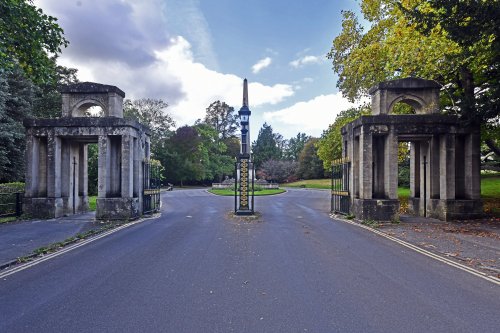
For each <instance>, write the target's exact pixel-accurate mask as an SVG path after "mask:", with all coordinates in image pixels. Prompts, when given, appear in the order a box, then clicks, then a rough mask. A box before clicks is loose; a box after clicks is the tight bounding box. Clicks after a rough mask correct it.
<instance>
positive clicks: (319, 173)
mask: <svg viewBox="0 0 500 333" xmlns="http://www.w3.org/2000/svg"><path fill="white" fill-rule="evenodd" d="M318 141H319V139H317V138H310V139H309V140H308V141H307V142H306V144H305V145H304V148H303V149H302V151H301V152H300V155H299V168H298V170H297V176H298V178H302V179H318V178H324V177H325V170H324V168H323V161H322V160H321V159H320V158H319V156H318V148H316V143H317V142H318Z"/></svg>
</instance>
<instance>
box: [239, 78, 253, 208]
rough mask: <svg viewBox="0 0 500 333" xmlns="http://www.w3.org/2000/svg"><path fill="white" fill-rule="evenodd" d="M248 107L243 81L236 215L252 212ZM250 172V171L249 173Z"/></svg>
mask: <svg viewBox="0 0 500 333" xmlns="http://www.w3.org/2000/svg"><path fill="white" fill-rule="evenodd" d="M251 114H252V112H251V111H250V109H249V108H248V82H247V79H245V80H244V81H243V106H242V107H241V109H240V111H238V115H239V116H240V125H241V150H240V155H239V156H238V160H237V162H236V165H235V173H236V179H237V180H238V181H237V182H236V184H235V189H234V211H235V213H236V215H253V213H254V174H255V171H254V168H253V163H252V160H251V155H250V131H249V129H250V115H251ZM250 172H251V173H250Z"/></svg>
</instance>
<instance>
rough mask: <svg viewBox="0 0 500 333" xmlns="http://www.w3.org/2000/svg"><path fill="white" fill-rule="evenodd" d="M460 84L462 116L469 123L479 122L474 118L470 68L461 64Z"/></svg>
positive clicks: (472, 77) (472, 81) (474, 100)
mask: <svg viewBox="0 0 500 333" xmlns="http://www.w3.org/2000/svg"><path fill="white" fill-rule="evenodd" d="M460 84H461V86H462V90H463V102H462V103H461V108H462V117H463V118H465V120H466V121H468V122H470V123H471V124H479V123H480V121H479V120H478V119H476V116H477V115H476V112H475V111H476V96H475V95H474V76H473V74H472V72H471V70H470V69H469V68H468V67H466V66H462V67H461V68H460Z"/></svg>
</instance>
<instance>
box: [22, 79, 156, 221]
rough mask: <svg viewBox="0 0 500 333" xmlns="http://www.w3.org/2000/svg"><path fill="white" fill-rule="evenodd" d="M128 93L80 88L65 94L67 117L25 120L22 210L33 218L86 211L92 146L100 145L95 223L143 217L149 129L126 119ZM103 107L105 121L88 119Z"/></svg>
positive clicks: (88, 85)
mask: <svg viewBox="0 0 500 333" xmlns="http://www.w3.org/2000/svg"><path fill="white" fill-rule="evenodd" d="M124 95H125V94H124V93H123V92H122V91H121V90H119V89H118V88H116V87H114V86H106V85H100V84H96V83H88V82H85V83H79V84H75V85H72V86H68V87H66V89H65V90H63V116H64V117H63V118H60V119H27V120H26V121H25V123H24V125H25V127H26V130H27V147H26V161H27V163H26V166H27V170H26V185H25V200H24V210H25V212H26V213H28V214H29V215H31V216H33V217H59V216H63V215H68V214H73V213H79V212H84V211H87V210H88V208H89V202H88V190H87V189H88V162H87V160H88V145H89V144H91V143H97V144H98V149H99V152H98V196H97V210H96V218H98V219H133V218H136V217H138V216H140V215H141V214H142V192H143V171H142V170H143V161H144V160H148V159H149V154H150V153H149V144H150V138H149V130H148V129H147V128H146V127H144V126H142V125H141V124H139V123H137V122H136V121H132V120H126V119H123V118H122V115H123V110H122V109H121V105H122V104H121V102H122V99H123V97H124ZM94 105H97V106H101V107H102V108H103V113H104V117H102V118H97V117H84V116H83V115H84V112H85V108H88V107H89V106H94Z"/></svg>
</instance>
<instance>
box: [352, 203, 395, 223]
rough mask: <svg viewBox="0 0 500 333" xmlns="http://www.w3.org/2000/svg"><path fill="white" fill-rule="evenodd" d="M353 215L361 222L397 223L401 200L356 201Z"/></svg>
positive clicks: (353, 205)
mask: <svg viewBox="0 0 500 333" xmlns="http://www.w3.org/2000/svg"><path fill="white" fill-rule="evenodd" d="M352 213H353V214H354V216H355V217H356V218H357V219H360V220H373V221H397V220H398V219H399V200H394V199H354V200H353V204H352Z"/></svg>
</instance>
